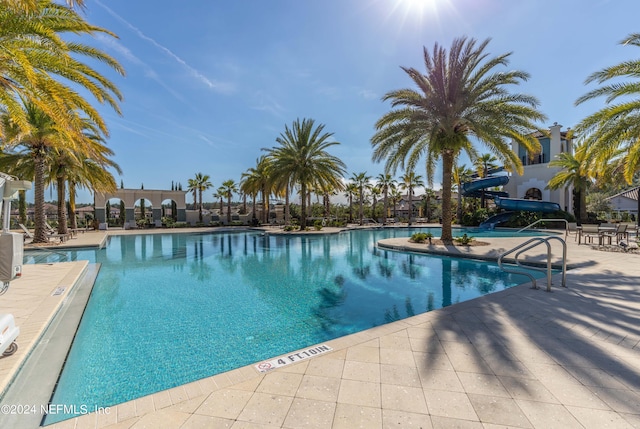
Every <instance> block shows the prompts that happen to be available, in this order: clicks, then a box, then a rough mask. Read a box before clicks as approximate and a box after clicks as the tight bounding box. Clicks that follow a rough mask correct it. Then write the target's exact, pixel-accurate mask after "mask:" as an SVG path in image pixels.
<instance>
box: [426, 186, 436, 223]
mask: <svg viewBox="0 0 640 429" xmlns="http://www.w3.org/2000/svg"><path fill="white" fill-rule="evenodd" d="M423 199H424V205H425V212H426V213H425V217H426V218H427V222H429V221H430V220H431V200H435V199H436V191H434V190H433V189H425V190H424V195H423Z"/></svg>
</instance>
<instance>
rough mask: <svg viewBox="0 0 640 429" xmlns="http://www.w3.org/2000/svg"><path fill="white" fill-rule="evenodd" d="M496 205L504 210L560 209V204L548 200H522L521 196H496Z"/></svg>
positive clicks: (550, 210)
mask: <svg viewBox="0 0 640 429" xmlns="http://www.w3.org/2000/svg"><path fill="white" fill-rule="evenodd" d="M494 202H495V204H496V206H498V207H500V208H501V209H505V210H522V211H527V212H544V213H551V212H555V211H558V210H560V204H558V203H552V202H550V201H538V200H524V199H521V198H496V199H495V200H494Z"/></svg>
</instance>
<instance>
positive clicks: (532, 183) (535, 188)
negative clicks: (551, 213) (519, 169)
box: [503, 123, 573, 213]
mask: <svg viewBox="0 0 640 429" xmlns="http://www.w3.org/2000/svg"><path fill="white" fill-rule="evenodd" d="M535 137H536V138H537V139H538V141H540V146H541V150H540V152H539V153H529V152H528V151H527V150H526V149H525V148H524V147H522V146H520V145H519V144H518V143H517V142H515V141H514V142H512V148H513V151H514V152H515V153H516V154H517V155H518V157H519V158H520V161H522V165H523V166H524V173H523V174H522V176H520V175H518V174H516V173H513V174H511V175H510V176H509V183H507V184H506V185H504V186H503V190H504V191H505V192H508V193H509V197H511V198H526V199H534V200H542V201H551V202H554V203H558V204H560V207H561V208H562V209H563V210H565V211H568V212H570V213H573V188H572V187H571V186H569V187H566V188H561V189H558V190H550V189H548V188H547V183H548V182H549V180H551V178H552V177H553V176H555V175H556V174H557V173H558V172H559V171H561V170H562V169H561V168H559V167H550V166H549V162H550V161H552V160H553V159H554V158H555V157H556V155H558V154H560V153H563V152H573V142H572V140H571V137H570V134H569V132H568V131H562V125H559V124H558V123H554V124H553V126H551V127H550V128H549V135H544V134H542V133H537V134H536V135H535Z"/></svg>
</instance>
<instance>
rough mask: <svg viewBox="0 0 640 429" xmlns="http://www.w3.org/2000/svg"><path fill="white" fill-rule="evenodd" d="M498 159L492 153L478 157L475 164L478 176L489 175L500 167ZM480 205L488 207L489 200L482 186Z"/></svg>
mask: <svg viewBox="0 0 640 429" xmlns="http://www.w3.org/2000/svg"><path fill="white" fill-rule="evenodd" d="M497 160H498V158H496V157H495V156H493V155H492V154H490V153H485V154H483V155H480V156H479V157H477V158H476V159H475V160H474V163H473V164H474V165H475V167H476V170H477V174H478V176H479V177H482V178H484V177H487V176H488V175H489V171H490V170H493V169H495V168H497V167H498V164H496V161H497ZM480 207H482V208H486V207H487V202H486V200H485V195H484V188H482V190H481V191H480Z"/></svg>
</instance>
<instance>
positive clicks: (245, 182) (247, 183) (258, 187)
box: [241, 155, 289, 223]
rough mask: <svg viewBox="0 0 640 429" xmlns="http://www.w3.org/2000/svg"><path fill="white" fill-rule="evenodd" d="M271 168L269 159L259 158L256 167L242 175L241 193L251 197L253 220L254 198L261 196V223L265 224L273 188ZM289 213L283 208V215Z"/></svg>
mask: <svg viewBox="0 0 640 429" xmlns="http://www.w3.org/2000/svg"><path fill="white" fill-rule="evenodd" d="M272 174H273V168H272V167H271V159H270V158H269V157H267V156H266V155H262V156H260V158H258V159H257V160H256V166H255V167H251V168H249V169H248V170H247V171H246V172H244V173H242V179H241V180H242V188H241V189H242V191H243V192H245V193H249V194H251V195H253V218H254V219H255V217H256V204H255V201H256V196H257V195H258V194H261V195H262V222H263V223H266V222H267V219H268V217H267V216H268V212H269V195H271V189H272V187H273V178H272V177H271V175H272ZM288 212H289V208H288V207H286V208H285V213H288Z"/></svg>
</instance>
